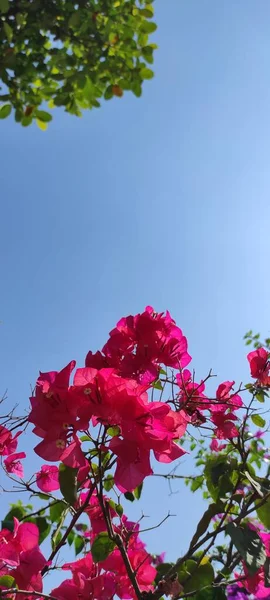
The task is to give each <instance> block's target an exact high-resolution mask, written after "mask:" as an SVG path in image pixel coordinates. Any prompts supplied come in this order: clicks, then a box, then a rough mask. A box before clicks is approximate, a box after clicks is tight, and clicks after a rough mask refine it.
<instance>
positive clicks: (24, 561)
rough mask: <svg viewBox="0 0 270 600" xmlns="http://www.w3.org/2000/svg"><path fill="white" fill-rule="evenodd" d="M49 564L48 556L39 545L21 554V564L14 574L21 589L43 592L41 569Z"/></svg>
mask: <svg viewBox="0 0 270 600" xmlns="http://www.w3.org/2000/svg"><path fill="white" fill-rule="evenodd" d="M45 565H47V561H46V558H45V557H44V556H43V554H42V553H41V552H40V549H39V548H38V546H37V547H35V548H31V549H29V550H25V551H24V552H21V554H20V564H19V566H18V567H17V568H16V569H14V570H13V571H12V575H13V577H14V579H15V581H16V583H17V585H18V587H19V588H20V589H23V590H33V591H37V592H42V588H43V584H42V576H41V571H42V569H43V568H44V567H45Z"/></svg>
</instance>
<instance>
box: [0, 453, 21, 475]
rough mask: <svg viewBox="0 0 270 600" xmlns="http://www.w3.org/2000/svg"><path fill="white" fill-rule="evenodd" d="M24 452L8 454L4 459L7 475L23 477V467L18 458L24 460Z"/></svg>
mask: <svg viewBox="0 0 270 600" xmlns="http://www.w3.org/2000/svg"><path fill="white" fill-rule="evenodd" d="M25 457H26V454H25V452H17V454H10V455H9V456H7V458H5V460H4V464H5V467H6V470H7V472H8V473H12V474H13V475H17V476H18V477H23V465H22V463H21V461H20V458H25Z"/></svg>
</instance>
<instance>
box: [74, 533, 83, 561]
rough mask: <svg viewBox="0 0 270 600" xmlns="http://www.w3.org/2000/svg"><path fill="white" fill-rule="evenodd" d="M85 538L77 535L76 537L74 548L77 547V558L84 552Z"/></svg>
mask: <svg viewBox="0 0 270 600" xmlns="http://www.w3.org/2000/svg"><path fill="white" fill-rule="evenodd" d="M84 542H85V540H84V538H83V537H81V535H77V536H76V537H75V541H74V546H75V556H77V555H78V554H80V552H81V551H82V550H83V548H84Z"/></svg>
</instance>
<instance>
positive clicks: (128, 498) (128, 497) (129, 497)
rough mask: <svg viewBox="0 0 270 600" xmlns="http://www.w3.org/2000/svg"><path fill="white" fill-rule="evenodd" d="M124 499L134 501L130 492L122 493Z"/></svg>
mask: <svg viewBox="0 0 270 600" xmlns="http://www.w3.org/2000/svg"><path fill="white" fill-rule="evenodd" d="M124 496H125V498H126V500H129V501H130V502H134V500H135V497H134V496H133V494H132V492H125V494H124Z"/></svg>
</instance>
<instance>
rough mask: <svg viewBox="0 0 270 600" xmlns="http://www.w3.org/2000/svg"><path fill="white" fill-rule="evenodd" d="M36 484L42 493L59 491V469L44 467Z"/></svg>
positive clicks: (39, 472)
mask: <svg viewBox="0 0 270 600" xmlns="http://www.w3.org/2000/svg"><path fill="white" fill-rule="evenodd" d="M36 483H37V486H38V488H39V489H40V490H41V491H42V492H45V493H47V492H54V491H55V490H59V487H60V486H59V478H58V467H55V466H51V465H42V467H41V469H40V471H38V473H37V479H36Z"/></svg>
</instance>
